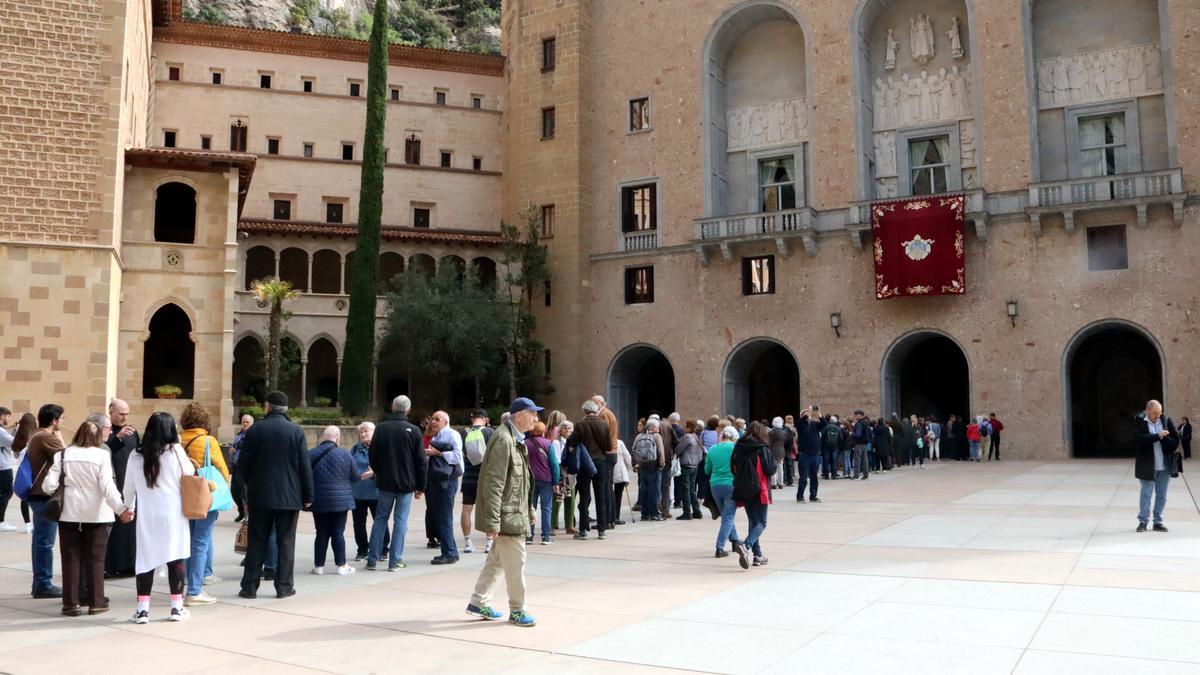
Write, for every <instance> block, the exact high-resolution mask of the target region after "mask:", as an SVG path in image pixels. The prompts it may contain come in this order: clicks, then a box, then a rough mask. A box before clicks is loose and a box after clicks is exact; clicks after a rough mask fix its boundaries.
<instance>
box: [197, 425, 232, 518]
mask: <svg viewBox="0 0 1200 675" xmlns="http://www.w3.org/2000/svg"><path fill="white" fill-rule="evenodd" d="M196 438H199V436H197V437H196ZM211 440H212V436H208V435H207V434H206V435H205V436H204V464H201V465H200V467H199V468H197V469H196V475H197V476H200V477H201V478H204V479H205V480H208V481H212V482H213V483H216V485H217V489H216V490H213V491H212V506H210V507H209V509H208V510H209V511H228V510H229V509H232V508H233V493H232V492H230V490H229V483H228V482H226V481H225V476H223V475H221V470H220V469H218V468H217V467H215V466H213V463H212V454H211V448H210V446H211V443H209V441H211ZM195 442H196V439H195V438H193V439H192V440H191V441H189V442H188V446H189V447H190V446H191V444H192V443H195ZM185 454H186V453H185Z"/></svg>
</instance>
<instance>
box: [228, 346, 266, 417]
mask: <svg viewBox="0 0 1200 675" xmlns="http://www.w3.org/2000/svg"><path fill="white" fill-rule="evenodd" d="M265 364H266V350H265V348H264V347H263V344H262V342H261V341H259V339H258V338H256V337H254V336H253V335H247V336H245V337H243V338H242V339H241V340H238V343H237V345H235V346H234V348H233V368H232V371H233V401H234V403H237V404H238V405H241V404H242V402H241V399H242V397H244V396H249V397H250V398H252V399H253V401H252V402H251V403H250V405H254V404H259V405H261V404H262V402H263V401H264V400H265V399H266V397H267V378H266V376H265V375H264V372H265V371H264V368H265Z"/></svg>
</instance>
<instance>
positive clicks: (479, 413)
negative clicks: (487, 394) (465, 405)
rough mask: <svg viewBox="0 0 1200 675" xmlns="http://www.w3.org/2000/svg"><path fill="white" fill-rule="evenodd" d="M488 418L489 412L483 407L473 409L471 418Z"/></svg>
mask: <svg viewBox="0 0 1200 675" xmlns="http://www.w3.org/2000/svg"><path fill="white" fill-rule="evenodd" d="M487 418H488V413H487V411H486V410H484V409H483V408H476V409H474V410H472V411H471V419H473V420H486V419H487Z"/></svg>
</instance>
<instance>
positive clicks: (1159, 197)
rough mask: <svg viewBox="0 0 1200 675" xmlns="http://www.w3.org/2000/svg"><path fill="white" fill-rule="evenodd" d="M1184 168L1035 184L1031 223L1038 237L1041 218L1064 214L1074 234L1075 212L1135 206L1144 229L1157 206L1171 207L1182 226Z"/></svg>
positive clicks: (1176, 220) (1030, 201)
mask: <svg viewBox="0 0 1200 675" xmlns="http://www.w3.org/2000/svg"><path fill="white" fill-rule="evenodd" d="M1186 199H1187V194H1186V193H1185V192H1184V191H1183V169H1162V170H1159V171H1142V172H1140V173H1127V174H1119V175H1116V176H1096V177H1094V178H1073V179H1071V180H1059V181H1048V182H1044V183H1032V184H1030V186H1029V206H1028V208H1026V209H1025V211H1026V213H1028V214H1029V222H1030V223H1031V224H1032V225H1033V233H1034V235H1036V236H1041V234H1042V222H1041V221H1042V216H1044V215H1047V214H1055V213H1061V214H1062V217H1063V225H1064V227H1065V228H1066V230H1067V232H1074V231H1075V213H1076V212H1079V211H1090V210H1096V209H1111V208H1119V207H1133V208H1135V209H1136V210H1137V224H1138V227H1145V226H1146V223H1147V211H1148V210H1149V208H1150V207H1151V206H1154V205H1170V206H1171V208H1172V212H1173V214H1174V218H1175V224H1176V225H1179V224H1182V223H1183V205H1184V201H1185V200H1186Z"/></svg>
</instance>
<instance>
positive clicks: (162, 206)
mask: <svg viewBox="0 0 1200 675" xmlns="http://www.w3.org/2000/svg"><path fill="white" fill-rule="evenodd" d="M154 241H158V242H164V243H170V244H194V243H196V190H195V189H193V188H192V186H190V185H186V184H184V183H164V184H162V185H160V186H158V189H157V190H155V192H154Z"/></svg>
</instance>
